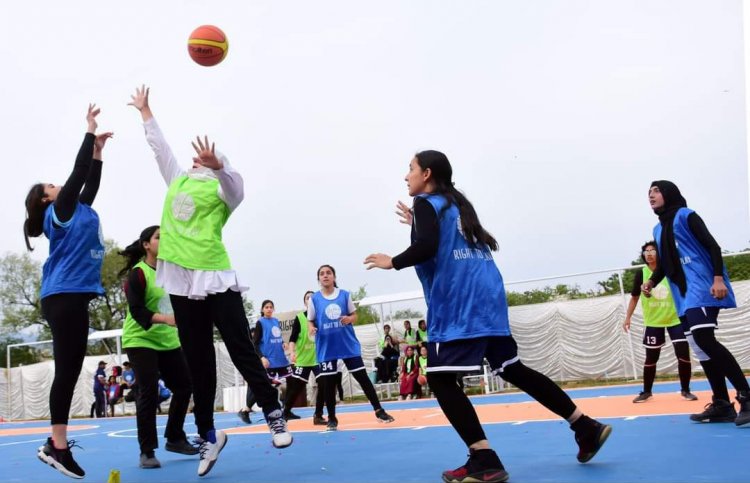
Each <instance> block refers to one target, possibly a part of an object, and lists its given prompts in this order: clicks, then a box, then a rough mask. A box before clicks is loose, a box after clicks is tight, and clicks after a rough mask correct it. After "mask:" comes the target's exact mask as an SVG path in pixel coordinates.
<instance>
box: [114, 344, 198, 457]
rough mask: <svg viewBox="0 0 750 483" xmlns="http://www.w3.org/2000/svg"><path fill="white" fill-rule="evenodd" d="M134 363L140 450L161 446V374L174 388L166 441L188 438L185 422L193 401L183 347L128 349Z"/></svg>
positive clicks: (172, 388) (170, 386)
mask: <svg viewBox="0 0 750 483" xmlns="http://www.w3.org/2000/svg"><path fill="white" fill-rule="evenodd" d="M125 351H126V352H127V354H128V359H129V360H130V363H131V364H132V365H133V372H135V380H136V381H138V388H139V390H138V393H137V394H136V399H135V408H136V422H137V425H138V444H139V445H140V447H141V453H148V452H149V451H153V450H155V449H156V448H158V447H159V441H158V439H157V436H156V408H157V407H158V406H159V377H161V378H162V379H163V380H164V385H165V386H166V387H168V388H169V390H170V391H172V401H171V402H170V403H169V418H167V428H166V430H165V431H164V437H165V438H167V441H172V442H178V441H183V440H185V439H187V437H186V435H185V431H184V430H183V424H184V423H185V414H186V413H187V408H188V404H189V403H190V394H191V392H192V388H191V386H190V376H189V374H188V367H187V364H186V363H185V357H184V356H183V355H182V350H180V349H174V350H168V351H157V350H154V349H149V348H146V347H128V348H126V349H125Z"/></svg>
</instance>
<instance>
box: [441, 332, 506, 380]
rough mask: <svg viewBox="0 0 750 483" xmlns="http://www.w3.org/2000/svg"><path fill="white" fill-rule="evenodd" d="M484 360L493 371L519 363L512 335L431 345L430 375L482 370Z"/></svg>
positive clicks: (497, 372)
mask: <svg viewBox="0 0 750 483" xmlns="http://www.w3.org/2000/svg"><path fill="white" fill-rule="evenodd" d="M484 359H487V362H489V364H490V368H491V369H492V372H494V373H496V374H502V372H503V369H504V368H505V366H507V365H509V364H513V363H514V362H518V361H519V360H520V359H519V358H518V346H517V345H516V341H515V340H514V339H513V337H512V336H510V335H503V336H492V337H478V338H476V339H461V340H455V341H450V342H427V372H428V373H430V372H474V371H481V370H482V365H483V364H484Z"/></svg>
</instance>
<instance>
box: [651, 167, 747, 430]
mask: <svg viewBox="0 0 750 483" xmlns="http://www.w3.org/2000/svg"><path fill="white" fill-rule="evenodd" d="M648 199H649V203H650V205H651V209H652V210H654V213H656V215H658V216H659V223H658V224H657V225H656V226H655V227H654V240H656V243H657V245H658V248H659V265H658V267H657V268H656V270H655V271H654V273H653V274H652V275H651V277H650V278H649V279H648V280H647V281H646V282H645V283H644V284H643V286H642V287H641V290H642V292H643V294H644V295H645V296H646V297H650V296H651V291H652V289H653V288H654V287H655V286H657V285H658V284H659V282H661V280H662V279H663V278H664V277H667V279H668V280H669V285H670V288H671V290H672V296H673V297H674V302H675V307H676V308H677V315H679V316H680V317H681V318H682V321H683V322H682V327H683V329H684V332H685V336H686V337H687V339H688V342H689V343H690V346H691V347H692V348H693V352H695V355H696V357H697V358H698V360H699V361H700V362H701V365H702V366H703V371H704V372H705V374H706V377H707V378H708V382H709V384H710V385H711V391H712V392H713V397H712V402H711V403H709V404H707V405H706V407H705V410H704V411H703V412H702V413H699V414H693V415H692V416H690V419H691V420H693V421H697V422H704V423H705V422H709V423H717V422H732V421H734V423H735V424H736V425H737V426H746V425H750V386H749V385H748V383H747V379H745V375H744V374H743V373H742V369H740V366H739V364H738V363H737V360H736V359H735V358H734V356H733V355H732V353H731V352H729V350H728V349H727V348H726V347H724V346H723V345H722V344H721V343H720V342H719V341H718V340H716V336H715V334H714V332H715V331H716V328H717V325H718V323H717V318H718V315H719V310H721V309H728V308H734V307H736V306H737V304H736V302H735V299H734V292H733V291H732V286H731V285H730V283H729V276H728V275H727V270H726V268H725V267H724V261H723V260H722V257H721V248H720V247H719V244H718V243H716V240H714V237H713V236H711V233H710V232H709V231H708V228H706V224H705V223H704V222H703V220H702V219H701V217H700V216H698V214H697V213H696V212H695V211H693V210H691V209H690V208H688V207H687V201H685V198H683V196H682V194H681V193H680V190H679V188H678V187H677V186H676V185H675V184H674V183H672V182H671V181H665V180H660V181H654V182H653V183H651V188H650V189H649V191H648ZM724 378H727V379H729V381H730V382H731V383H732V385H733V386H734V388H735V389H736V390H737V402H738V403H739V409H740V412H739V414H737V412H736V411H735V409H734V405H733V404H732V403H730V402H729V392H728V391H727V385H726V381H725V380H724Z"/></svg>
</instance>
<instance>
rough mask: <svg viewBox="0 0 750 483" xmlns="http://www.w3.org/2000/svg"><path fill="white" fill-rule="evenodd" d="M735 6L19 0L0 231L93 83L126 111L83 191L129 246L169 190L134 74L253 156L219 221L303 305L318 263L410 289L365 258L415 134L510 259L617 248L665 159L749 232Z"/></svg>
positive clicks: (112, 111)
mask: <svg viewBox="0 0 750 483" xmlns="http://www.w3.org/2000/svg"><path fill="white" fill-rule="evenodd" d="M741 18H742V11H741V2H740V1H739V0H732V1H728V0H722V1H716V0H711V1H709V0H704V1H691V0H670V1H666V0H664V1H654V0H642V1H618V2H615V1H593V0H592V1H573V0H548V1H530V0H525V1H523V2H518V1H516V2H510V1H503V2H501V1H496V0H491V1H458V0H457V1H436V0H429V1H427V0H424V1H418V0H414V1H403V0H394V1H386V0H381V1H378V2H356V1H351V0H347V1H335V2H334V1H318V2H310V1H291V0H290V1H285V2H279V1H272V0H267V1H252V2H247V1H223V2H208V1H200V2H199V1H179V2H178V1H163V2H153V1H151V2H145V1H130V2H120V3H117V2H90V1H77V2H73V3H70V2H53V1H47V0H45V1H39V2H13V3H12V6H6V7H5V8H4V9H3V13H2V16H0V28H1V29H2V32H3V33H4V38H5V41H4V42H2V43H0V51H1V54H2V55H1V56H0V58H2V63H3V66H2V76H0V86H1V87H2V92H3V94H4V96H3V109H2V117H1V119H2V121H0V122H1V123H2V132H3V139H4V143H3V144H4V146H3V158H4V161H5V163H4V172H5V179H6V181H5V183H4V189H3V190H2V200H3V203H2V204H3V206H5V209H4V210H3V212H2V224H3V226H4V227H5V229H4V230H2V232H0V251H2V252H22V251H23V250H24V244H23V237H22V231H21V226H22V223H23V219H24V211H23V200H24V197H25V195H26V193H27V191H28V188H29V187H30V185H31V184H32V183H34V182H38V181H43V182H53V183H62V182H64V181H65V179H66V178H67V176H68V174H69V172H70V169H71V168H72V165H73V161H74V158H75V155H76V152H77V150H78V147H79V145H80V143H81V140H82V138H83V133H84V131H85V129H86V123H85V119H84V118H85V114H86V105H87V103H88V102H91V101H93V102H97V103H98V104H99V105H100V106H101V108H102V113H101V115H100V116H99V126H100V129H101V130H113V131H114V132H115V138H114V139H113V140H112V141H111V142H110V143H109V144H108V146H107V148H106V150H105V156H104V157H105V160H104V161H105V166H104V172H103V178H102V184H101V189H100V190H99V195H98V197H97V200H96V203H95V204H94V207H95V208H96V209H97V211H98V212H99V214H100V216H101V219H102V225H103V229H104V233H105V236H106V237H108V238H112V239H114V240H116V241H117V242H118V243H119V244H120V245H121V246H124V245H125V244H127V243H129V242H131V241H132V240H133V239H135V238H136V237H137V236H138V234H139V233H140V231H141V230H142V229H143V228H144V227H146V226H148V225H150V224H154V223H158V222H159V220H160V216H161V206H162V202H163V199H164V195H165V192H166V187H165V185H164V183H163V180H162V179H161V177H160V175H159V172H158V170H157V168H156V164H155V162H154V160H153V157H152V154H151V151H150V149H149V148H148V146H147V145H146V143H145V140H144V136H143V129H142V125H141V122H140V116H139V115H138V113H137V111H135V110H134V109H133V108H132V107H127V106H126V103H127V102H128V101H129V96H130V94H131V93H132V92H133V91H134V88H135V87H136V85H140V84H141V83H146V84H147V85H149V86H150V87H151V105H152V108H153V111H154V114H155V116H156V118H157V120H158V121H159V123H160V125H161V127H162V129H163V130H164V132H165V134H166V137H167V140H168V141H169V143H170V144H171V146H172V148H173V150H174V152H175V153H176V155H177V157H178V160H179V161H180V162H181V164H182V165H183V166H184V167H186V168H187V167H189V164H190V158H191V156H192V148H191V146H190V140H191V138H192V137H193V136H195V135H196V134H208V135H209V136H210V137H211V138H212V139H213V140H215V142H216V146H217V148H218V149H220V150H221V151H222V152H224V153H225V154H226V155H227V156H228V158H229V159H230V161H231V163H232V164H233V165H234V166H235V167H236V168H237V169H238V170H239V171H240V172H241V173H242V174H243V176H244V179H245V193H246V197H245V200H244V202H243V203H242V205H241V206H240V207H239V208H238V209H237V210H236V211H235V213H234V214H233V216H232V217H231V219H230V220H229V222H228V224H227V226H226V228H225V231H224V233H225V241H226V245H227V247H228V249H229V252H230V256H231V259H232V263H233V265H234V268H235V269H236V270H237V271H238V272H239V273H240V275H241V276H242V277H243V279H245V280H247V282H248V283H249V284H250V286H251V290H250V294H249V295H250V298H251V299H253V300H254V301H255V302H256V304H258V303H259V302H260V300H262V299H264V298H272V299H274V300H275V301H276V306H277V309H279V310H284V309H289V308H296V307H299V306H300V305H301V298H302V294H303V292H304V291H305V290H306V289H309V288H314V287H316V279H315V271H316V269H317V267H318V266H319V265H321V264H323V263H330V264H332V265H334V266H335V267H336V269H337V271H338V281H339V285H340V286H342V287H344V288H349V289H352V290H354V289H356V288H357V287H359V286H360V285H364V284H366V285H367V291H368V293H369V294H370V295H381V294H387V293H391V292H399V291H408V290H415V289H418V288H419V284H418V281H417V278H416V276H415V275H414V272H413V270H404V271H403V272H382V271H371V272H367V271H365V270H364V268H363V266H362V260H363V259H364V257H365V256H366V255H368V254H369V253H371V252H375V251H382V252H385V253H390V254H393V255H395V254H397V253H399V252H400V251H401V250H403V249H404V248H406V246H407V245H408V242H409V234H408V229H407V228H406V227H405V226H404V225H400V224H399V223H398V222H397V218H396V216H395V214H393V209H394V207H395V204H396V201H397V200H399V199H400V200H404V201H409V200H408V194H407V191H406V186H405V182H404V181H403V178H404V175H405V174H406V171H407V167H408V163H409V160H410V159H411V157H412V155H413V153H414V152H415V151H418V150H423V149H438V150H441V151H444V152H445V153H446V154H447V155H448V157H449V159H450V160H451V162H452V163H453V168H454V180H455V183H456V186H457V187H458V188H460V189H462V190H463V191H464V192H465V193H466V194H467V195H468V197H469V199H470V200H471V201H472V202H473V203H474V205H475V207H476V209H477V211H478V213H479V216H480V219H481V221H482V223H483V225H484V226H485V227H486V228H487V229H488V230H489V231H491V232H492V233H493V234H494V235H495V237H496V238H497V239H498V241H499V243H500V251H499V253H497V254H496V261H497V263H498V265H499V267H500V270H501V271H502V272H503V274H504V276H505V279H506V280H521V279H529V278H534V277H543V276H546V275H554V274H562V273H570V272H583V271H587V270H596V269H601V268H608V267H617V266H622V265H626V264H628V263H629V262H630V260H632V259H633V258H634V257H635V256H636V255H637V252H638V249H639V247H640V245H641V244H642V243H643V242H644V241H645V240H647V239H648V238H649V237H650V234H651V229H652V227H653V225H654V224H655V222H656V217H655V216H654V215H653V213H652V212H651V211H650V210H649V206H648V201H647V191H648V188H649V184H650V182H651V181H652V180H654V179H670V180H673V181H674V182H676V183H677V185H678V186H679V187H680V188H681V190H682V192H683V194H684V196H685V197H686V199H687V200H688V204H689V206H690V207H692V208H694V209H696V210H697V211H698V212H699V213H700V214H701V215H702V216H703V218H704V220H705V221H706V222H707V224H708V227H709V229H710V230H711V231H712V232H713V234H714V236H715V237H716V239H717V240H718V242H719V244H720V245H721V246H722V248H724V249H727V250H732V251H735V250H740V249H743V248H746V247H748V246H750V242H748V240H750V236H749V230H748V228H749V226H748V194H747V193H748V186H747V179H748V176H747V161H746V147H745V135H744V133H745V118H744V89H743V86H744V77H743V75H744V74H743V48H742V24H741ZM201 24H214V25H217V26H219V27H220V28H221V29H223V30H224V31H225V32H226V34H227V36H228V38H229V44H230V49H229V55H228V57H227V58H226V59H225V60H224V62H223V63H222V64H220V65H219V66H217V67H212V68H205V67H200V66H198V65H197V64H195V63H193V62H192V61H191V60H190V58H189V57H188V54H187V47H186V41H187V37H188V35H189V34H190V32H191V31H192V30H193V29H194V28H195V27H197V26H199V25H201ZM35 245H36V246H37V247H38V249H37V250H36V251H35V252H34V255H33V256H34V257H35V258H38V259H39V260H43V259H44V257H45V256H46V254H47V243H46V240H43V239H38V240H37V241H36V242H35Z"/></svg>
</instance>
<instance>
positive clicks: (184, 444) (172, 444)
mask: <svg viewBox="0 0 750 483" xmlns="http://www.w3.org/2000/svg"><path fill="white" fill-rule="evenodd" d="M164 449H165V450H167V451H171V452H172V453H180V454H186V455H194V454H198V453H199V452H200V450H199V449H198V447H197V446H193V445H192V444H190V443H189V442H188V440H186V439H183V440H181V441H167V444H165V445H164Z"/></svg>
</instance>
